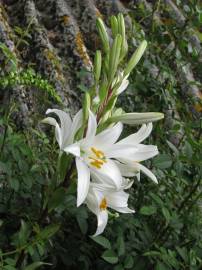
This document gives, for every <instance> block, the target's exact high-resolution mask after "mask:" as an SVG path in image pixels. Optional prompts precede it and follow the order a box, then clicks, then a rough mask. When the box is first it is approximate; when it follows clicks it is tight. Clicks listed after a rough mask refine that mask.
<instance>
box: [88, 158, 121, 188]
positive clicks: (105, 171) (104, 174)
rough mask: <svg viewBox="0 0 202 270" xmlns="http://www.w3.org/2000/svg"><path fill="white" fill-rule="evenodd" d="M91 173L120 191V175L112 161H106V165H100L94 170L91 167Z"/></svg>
mask: <svg viewBox="0 0 202 270" xmlns="http://www.w3.org/2000/svg"><path fill="white" fill-rule="evenodd" d="M91 171H92V173H94V174H95V175H97V176H98V177H99V175H100V177H101V179H106V182H108V183H110V184H112V185H114V186H115V187H116V189H120V188H121V185H122V175H121V172H120V170H119V168H118V167H117V165H116V164H115V162H114V161H113V160H110V159H106V163H104V164H103V165H102V167H101V168H99V169H96V168H94V167H93V166H91Z"/></svg>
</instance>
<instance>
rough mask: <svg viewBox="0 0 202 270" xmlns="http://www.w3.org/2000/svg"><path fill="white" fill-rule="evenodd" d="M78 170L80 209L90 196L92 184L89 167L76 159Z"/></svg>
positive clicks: (78, 203) (78, 204) (78, 201)
mask: <svg viewBox="0 0 202 270" xmlns="http://www.w3.org/2000/svg"><path fill="white" fill-rule="evenodd" d="M76 168H77V173H78V182H77V207H79V206H80V205H81V204H82V203H83V202H84V200H85V199H86V196H87V194H88V190H89V184H90V171H89V168H88V166H86V164H85V163H84V162H83V161H82V160H81V159H80V158H78V157H77V158H76Z"/></svg>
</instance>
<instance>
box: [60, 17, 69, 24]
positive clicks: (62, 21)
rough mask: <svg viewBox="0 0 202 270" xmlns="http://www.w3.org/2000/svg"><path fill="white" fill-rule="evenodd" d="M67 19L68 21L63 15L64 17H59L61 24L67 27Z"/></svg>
mask: <svg viewBox="0 0 202 270" xmlns="http://www.w3.org/2000/svg"><path fill="white" fill-rule="evenodd" d="M69 19H70V18H69V16H67V15H64V16H61V17H60V19H59V20H60V22H61V23H64V25H68V23H69Z"/></svg>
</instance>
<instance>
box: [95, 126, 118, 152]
mask: <svg viewBox="0 0 202 270" xmlns="http://www.w3.org/2000/svg"><path fill="white" fill-rule="evenodd" d="M122 129H123V125H122V123H121V122H118V123H117V124H116V125H114V126H113V127H112V128H108V129H106V130H104V131H102V132H101V133H99V134H98V135H97V136H96V137H95V140H94V145H95V146H96V145H98V147H101V149H102V150H105V149H106V148H107V147H108V146H109V145H112V144H114V143H115V142H116V141H117V140H118V138H119V136H120V135H121V132H122Z"/></svg>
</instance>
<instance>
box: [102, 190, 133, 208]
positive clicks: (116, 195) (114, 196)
mask: <svg viewBox="0 0 202 270" xmlns="http://www.w3.org/2000/svg"><path fill="white" fill-rule="evenodd" d="M128 197H129V194H128V193H126V192H124V191H122V190H121V191H118V192H110V193H107V204H108V206H109V207H110V208H114V207H127V206H128Z"/></svg>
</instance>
